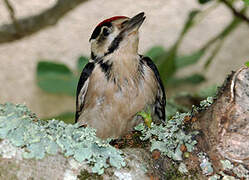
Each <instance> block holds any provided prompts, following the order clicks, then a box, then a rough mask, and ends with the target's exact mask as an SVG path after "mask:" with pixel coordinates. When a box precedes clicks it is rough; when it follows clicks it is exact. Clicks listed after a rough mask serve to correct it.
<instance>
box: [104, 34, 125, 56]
mask: <svg viewBox="0 0 249 180" xmlns="http://www.w3.org/2000/svg"><path fill="white" fill-rule="evenodd" d="M122 40H123V32H120V33H119V34H118V35H117V36H116V37H115V39H114V40H113V41H112V43H111V44H110V46H109V47H108V51H107V52H106V53H105V55H104V56H106V55H108V54H111V53H113V52H114V51H115V50H116V49H117V48H118V46H119V44H120V42H121V41H122Z"/></svg>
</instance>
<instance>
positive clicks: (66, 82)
mask: <svg viewBox="0 0 249 180" xmlns="http://www.w3.org/2000/svg"><path fill="white" fill-rule="evenodd" d="M77 82H78V78H77V77H76V76H75V75H74V74H73V73H72V71H71V70H70V69H69V68H68V67H67V66H66V65H65V64H62V63H55V62H48V61H40V62H39V63H38V65H37V84H38V86H39V87H40V88H41V89H42V90H44V91H46V92H49V93H60V94H67V95H70V96H75V92H76V87H77Z"/></svg>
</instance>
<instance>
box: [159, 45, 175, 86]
mask: <svg viewBox="0 0 249 180" xmlns="http://www.w3.org/2000/svg"><path fill="white" fill-rule="evenodd" d="M176 52H177V46H176V45H175V46H173V47H172V48H171V49H170V50H169V51H168V52H166V51H165V52H164V53H163V54H162V55H161V56H160V57H159V58H158V61H157V63H156V65H157V67H158V70H159V73H160V75H161V77H162V81H163V83H164V84H167V81H168V79H170V77H172V76H173V75H174V74H175V72H176V66H175V57H176Z"/></svg>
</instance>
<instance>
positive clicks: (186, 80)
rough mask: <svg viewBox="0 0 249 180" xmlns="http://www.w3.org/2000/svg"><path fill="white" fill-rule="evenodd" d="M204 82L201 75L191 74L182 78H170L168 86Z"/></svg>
mask: <svg viewBox="0 0 249 180" xmlns="http://www.w3.org/2000/svg"><path fill="white" fill-rule="evenodd" d="M203 81H205V77H204V76H203V75H201V74H193V75H190V76H188V77H184V78H170V79H169V81H168V84H169V85H173V86H179V85H182V84H199V83H202V82H203Z"/></svg>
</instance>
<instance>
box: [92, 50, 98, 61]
mask: <svg viewBox="0 0 249 180" xmlns="http://www.w3.org/2000/svg"><path fill="white" fill-rule="evenodd" d="M96 58H97V56H96V55H95V54H94V53H93V52H91V59H92V60H95V59H96Z"/></svg>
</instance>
